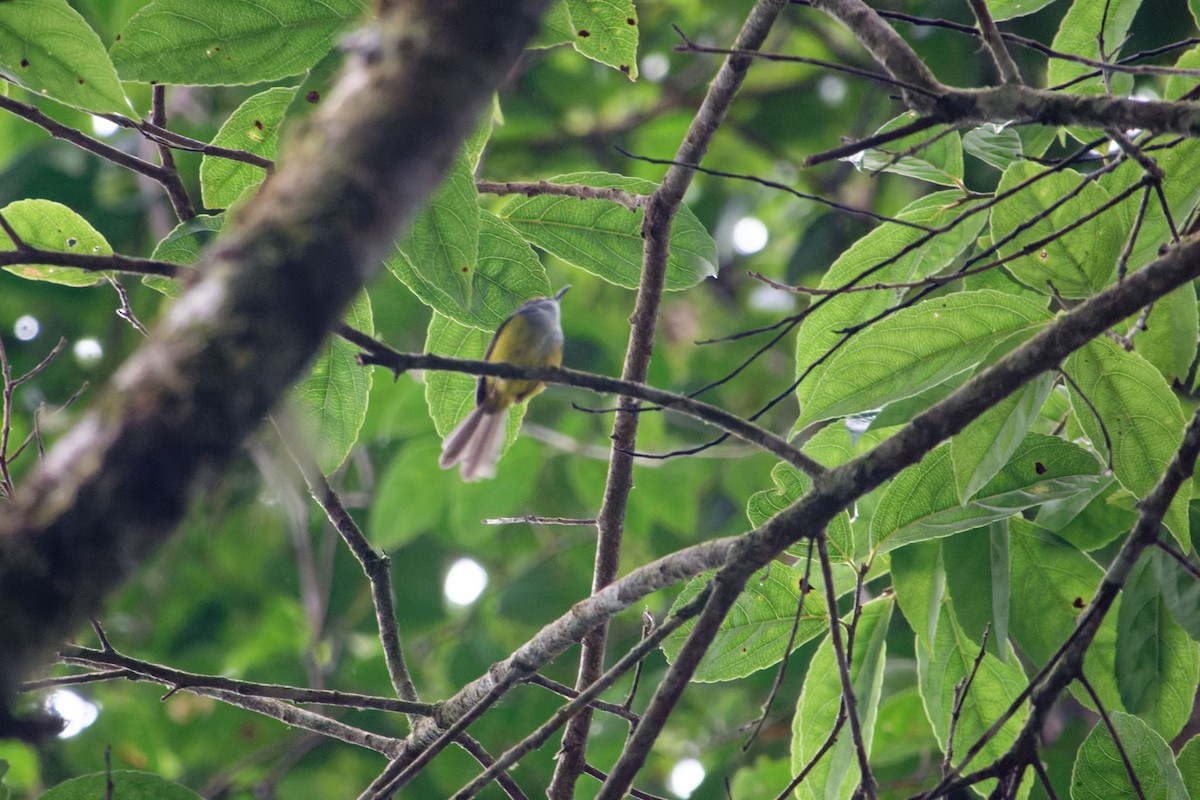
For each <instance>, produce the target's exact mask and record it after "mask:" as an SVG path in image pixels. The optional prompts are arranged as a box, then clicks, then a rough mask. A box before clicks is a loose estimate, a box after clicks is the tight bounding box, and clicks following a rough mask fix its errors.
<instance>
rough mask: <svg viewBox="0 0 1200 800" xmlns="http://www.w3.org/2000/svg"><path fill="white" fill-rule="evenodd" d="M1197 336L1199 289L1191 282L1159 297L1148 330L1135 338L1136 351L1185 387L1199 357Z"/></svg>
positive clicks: (1147, 324)
mask: <svg viewBox="0 0 1200 800" xmlns="http://www.w3.org/2000/svg"><path fill="white" fill-rule="evenodd" d="M1130 324H1131V325H1132V324H1133V323H1130ZM1198 337H1200V315H1198V314H1197V311H1196V290H1195V288H1194V287H1193V286H1192V284H1190V283H1188V284H1184V285H1183V286H1180V287H1179V288H1178V289H1176V290H1175V291H1173V292H1171V293H1170V294H1167V295H1164V296H1162V297H1160V298H1158V300H1157V301H1156V302H1155V303H1154V307H1153V308H1152V309H1151V310H1150V316H1149V317H1147V318H1146V329H1145V330H1139V331H1138V332H1137V333H1135V334H1134V335H1133V350H1134V352H1136V353H1138V354H1139V355H1141V357H1142V358H1144V359H1146V360H1147V361H1149V362H1150V363H1151V364H1153V365H1154V366H1155V368H1157V369H1158V371H1159V372H1161V373H1162V376H1163V378H1165V379H1166V381H1167V383H1174V382H1176V381H1178V382H1179V383H1180V384H1182V383H1183V382H1184V381H1185V380H1186V379H1187V375H1188V371H1189V370H1190V369H1191V366H1192V360H1193V359H1194V358H1195V357H1196V341H1197V338H1198Z"/></svg>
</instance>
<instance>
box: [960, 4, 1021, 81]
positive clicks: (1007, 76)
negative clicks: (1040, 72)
mask: <svg viewBox="0 0 1200 800" xmlns="http://www.w3.org/2000/svg"><path fill="white" fill-rule="evenodd" d="M967 3H968V4H969V5H970V6H971V12H972V13H973V14H975V20H976V22H978V23H979V34H980V35H981V36H982V37H983V43H984V44H985V45H986V46H987V49H988V53H989V55H991V57H992V61H993V62H994V63H995V65H996V69H997V70H998V71H999V72H1000V79H1001V80H1002V81H1004V82H1005V83H1011V84H1016V85H1022V84H1023V83H1024V81H1022V80H1021V71H1020V70H1019V69H1017V62H1015V61H1013V58H1012V55H1011V54H1009V52H1008V48H1007V47H1006V46H1005V44H1004V39H1003V37H1001V36H1000V29H999V28H997V27H996V21H995V20H993V19H992V14H991V12H990V11H988V7H987V4H986V3H985V2H984V0H967Z"/></svg>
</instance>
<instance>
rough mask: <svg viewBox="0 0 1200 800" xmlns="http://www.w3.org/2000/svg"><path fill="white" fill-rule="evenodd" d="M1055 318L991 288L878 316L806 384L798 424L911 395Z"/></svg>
mask: <svg viewBox="0 0 1200 800" xmlns="http://www.w3.org/2000/svg"><path fill="white" fill-rule="evenodd" d="M1050 319H1051V316H1050V313H1049V312H1048V311H1047V310H1046V309H1045V308H1043V307H1042V306H1040V305H1039V304H1037V303H1035V302H1032V301H1030V300H1027V299H1025V298H1021V297H1015V296H1012V295H1006V294H1003V293H1001V292H997V291H993V290H991V289H983V290H980V291H976V292H959V293H957V294H951V295H946V296H944V297H936V298H933V299H930V300H926V301H925V302H923V303H919V304H917V305H915V306H912V307H911V308H904V309H901V310H899V311H897V312H895V313H894V314H892V315H891V316H889V317H887V318H885V319H882V320H880V321H879V322H876V323H874V324H873V325H871V326H870V327H868V328H866V329H865V330H863V331H861V332H860V333H858V334H857V335H856V336H854V337H853V338H851V339H850V340H849V341H848V342H847V343H846V344H845V345H844V346H842V347H840V348H838V349H837V350H836V351H834V352H833V354H832V355H831V356H830V357H829V359H828V360H827V361H826V362H825V363H824V364H823V365H822V366H821V367H820V368H819V369H818V370H817V371H815V372H814V373H813V375H812V377H811V378H810V379H809V380H808V381H806V382H805V383H802V384H801V385H800V391H799V392H798V394H800V402H801V407H800V418H799V420H797V422H796V427H798V428H802V427H804V426H806V425H808V424H810V423H812V422H817V421H818V420H822V419H829V418H831V417H840V416H845V415H847V414H854V413H857V412H861V411H869V410H871V409H873V408H879V407H880V406H882V405H884V404H886V403H889V402H892V401H893V400H897V399H900V398H903V397H910V396H912V395H914V394H916V393H917V392H919V391H921V390H923V389H927V388H929V387H931V386H936V385H937V384H939V383H941V382H942V381H944V380H946V379H948V378H950V377H952V376H954V375H956V374H958V373H960V372H962V371H963V370H965V369H969V368H971V367H973V366H975V365H976V364H978V363H979V362H980V361H982V360H983V359H984V357H985V356H987V355H988V354H989V353H990V352H991V351H992V350H995V349H997V348H999V347H1000V346H1002V345H1005V346H1011V345H1013V344H1015V343H1017V342H1018V341H1020V340H1022V339H1025V338H1027V337H1029V336H1032V335H1033V334H1034V333H1036V332H1037V331H1038V330H1040V329H1041V328H1042V327H1044V326H1045V325H1046V323H1047V322H1049V321H1050Z"/></svg>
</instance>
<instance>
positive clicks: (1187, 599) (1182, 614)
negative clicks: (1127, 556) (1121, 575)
mask: <svg viewBox="0 0 1200 800" xmlns="http://www.w3.org/2000/svg"><path fill="white" fill-rule="evenodd" d="M1142 558H1143V559H1149V561H1150V563H1151V564H1153V565H1154V583H1155V585H1156V586H1157V587H1158V588H1159V591H1160V592H1161V593H1162V599H1163V602H1164V603H1166V605H1167V608H1169V609H1170V610H1171V613H1172V614H1174V615H1175V620H1176V621H1177V622H1178V623H1179V624H1180V625H1181V626H1183V629H1184V630H1185V631H1187V633H1188V635H1189V636H1190V637H1192V639H1194V640H1196V641H1200V581H1197V580H1196V577H1195V576H1194V575H1192V574H1191V573H1190V572H1188V571H1187V570H1186V569H1184V568H1183V565H1181V564H1180V563H1179V562H1177V561H1176V560H1175V559H1173V558H1171V557H1170V556H1169V555H1167V553H1165V552H1163V551H1161V550H1157V549H1151V550H1150V551H1149V552H1148V553H1145V554H1144V555H1143V556H1142Z"/></svg>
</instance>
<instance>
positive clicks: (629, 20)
mask: <svg viewBox="0 0 1200 800" xmlns="http://www.w3.org/2000/svg"><path fill="white" fill-rule="evenodd" d="M625 24H626V25H637V20H636V19H634V18H633V17H626V18H625Z"/></svg>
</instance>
